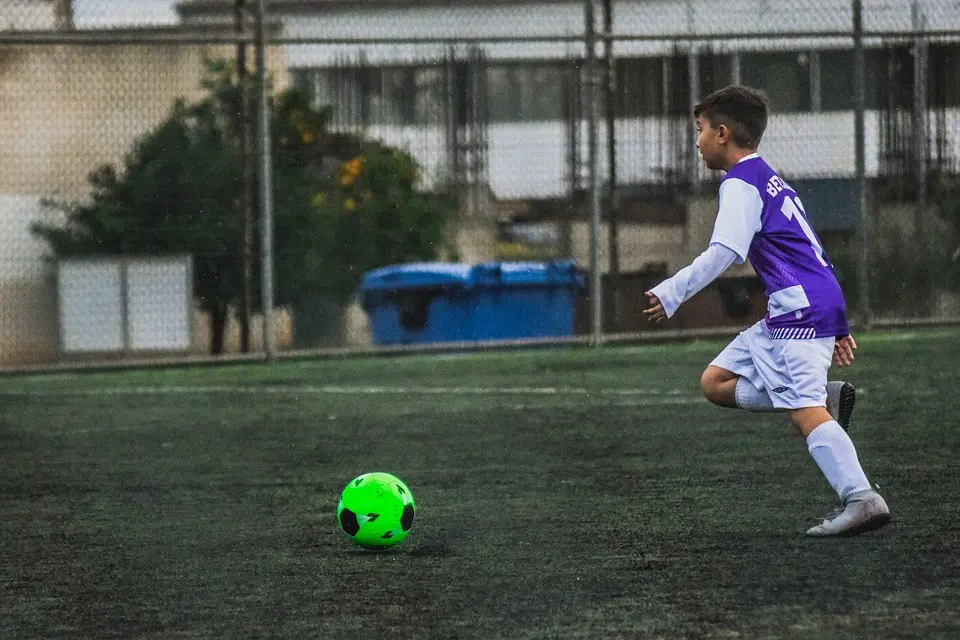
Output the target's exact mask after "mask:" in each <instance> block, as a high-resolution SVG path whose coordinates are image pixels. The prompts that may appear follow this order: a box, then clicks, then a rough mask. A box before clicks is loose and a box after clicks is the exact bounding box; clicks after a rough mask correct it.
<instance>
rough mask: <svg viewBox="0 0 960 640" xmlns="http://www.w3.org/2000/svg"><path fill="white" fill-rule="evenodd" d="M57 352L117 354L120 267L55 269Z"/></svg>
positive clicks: (78, 265) (65, 264)
mask: <svg viewBox="0 0 960 640" xmlns="http://www.w3.org/2000/svg"><path fill="white" fill-rule="evenodd" d="M58 267H59V268H58V279H57V282H58V285H57V286H58V293H59V309H60V348H61V350H62V351H63V352H65V353H78V352H89V351H120V350H121V349H122V348H123V299H122V291H121V286H122V283H121V268H120V263H119V262H115V261H106V260H104V261H98V262H96V263H94V262H71V261H65V262H61V263H60V264H59V265H58Z"/></svg>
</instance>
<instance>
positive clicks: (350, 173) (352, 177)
mask: <svg viewBox="0 0 960 640" xmlns="http://www.w3.org/2000/svg"><path fill="white" fill-rule="evenodd" d="M361 173H363V156H357V157H356V158H354V159H353V160H349V161H347V162H344V163H343V167H341V169H340V184H342V185H343V186H345V187H350V186H353V184H354V183H355V182H356V181H357V178H359V177H360V174H361Z"/></svg>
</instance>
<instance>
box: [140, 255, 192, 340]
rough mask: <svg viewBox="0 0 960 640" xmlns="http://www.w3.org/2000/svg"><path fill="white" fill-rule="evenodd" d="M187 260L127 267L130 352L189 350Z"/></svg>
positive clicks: (145, 262) (146, 261) (159, 261)
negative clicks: (131, 350)
mask: <svg viewBox="0 0 960 640" xmlns="http://www.w3.org/2000/svg"><path fill="white" fill-rule="evenodd" d="M192 297H193V296H192V292H191V291H190V262H189V260H162V259H156V260H149V261H148V260H144V261H132V262H130V263H129V264H128V266H127V311H128V314H129V315H128V320H127V322H128V326H129V339H130V348H131V349H133V350H136V351H142V350H185V349H189V348H190V322H189V317H190V307H191V298H192Z"/></svg>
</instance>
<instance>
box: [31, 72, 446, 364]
mask: <svg viewBox="0 0 960 640" xmlns="http://www.w3.org/2000/svg"><path fill="white" fill-rule="evenodd" d="M202 87H203V88H204V89H205V91H206V96H205V97H204V98H203V99H202V100H200V101H199V102H197V103H194V104H186V103H185V102H183V101H178V102H177V103H176V104H175V105H174V107H173V109H172V112H171V114H170V116H169V118H168V119H167V120H166V121H165V122H163V123H162V124H161V125H159V126H158V127H157V128H156V129H155V130H153V131H151V132H150V133H148V134H147V135H145V136H143V137H142V138H141V139H140V140H138V141H137V143H136V144H135V145H134V147H133V149H132V150H131V151H130V152H129V153H128V154H127V156H126V157H125V159H124V162H123V170H122V171H118V170H117V169H116V168H115V167H114V166H112V165H106V166H103V167H100V168H98V169H96V170H95V171H93V172H92V173H91V175H90V177H89V184H90V187H91V191H90V196H89V198H88V199H87V200H86V201H83V202H68V203H64V202H50V203H48V205H49V206H52V207H55V208H58V209H60V210H62V211H64V212H65V213H66V214H67V221H66V224H65V225H63V226H57V225H43V224H40V225H36V226H35V227H34V229H33V230H34V233H36V234H37V235H38V236H40V237H42V238H43V239H45V240H46V241H47V242H48V244H49V245H50V247H51V249H52V251H53V253H54V255H55V256H56V257H57V258H61V257H70V256H88V255H144V254H146V255H164V254H173V253H187V254H190V255H192V256H193V260H194V287H195V290H194V295H195V296H196V299H197V302H198V304H199V306H200V308H201V309H202V310H204V311H206V312H208V313H209V314H210V319H211V334H212V337H213V341H212V342H213V345H212V350H213V352H214V353H220V352H222V350H223V343H224V330H225V325H226V321H227V318H228V314H229V310H230V309H231V307H232V306H233V305H236V303H237V302H238V300H239V299H240V297H241V295H242V263H241V259H240V247H241V239H242V238H241V236H242V231H243V230H242V214H241V212H240V211H239V210H238V203H239V202H240V196H241V193H242V191H241V190H242V188H243V184H242V171H241V169H240V166H241V164H240V163H241V153H242V150H241V149H240V148H239V144H238V138H237V135H236V132H237V131H238V130H239V127H240V123H239V122H238V119H237V115H236V114H237V113H238V111H239V109H238V108H237V107H238V105H239V104H240V102H239V101H240V100H243V99H250V96H247V97H246V98H245V97H244V96H243V94H242V92H241V89H240V88H239V87H238V85H237V82H236V78H235V76H234V74H233V69H232V65H231V64H229V63H227V62H223V61H218V62H209V63H208V66H207V72H206V74H205V77H204V80H203V83H202ZM251 103H252V101H251ZM325 122H326V117H325V113H324V112H323V111H322V110H317V109H314V108H313V107H311V106H310V103H309V101H308V100H307V98H306V96H304V95H303V94H302V93H300V92H298V91H295V90H291V91H287V92H284V93H282V94H280V95H278V96H276V97H274V98H273V99H272V103H271V136H272V140H273V148H274V158H273V175H274V185H273V186H274V194H275V195H274V205H275V206H274V223H275V224H274V237H275V247H276V250H275V273H276V276H277V278H276V280H277V286H276V303H277V304H278V305H281V306H282V305H296V304H297V302H298V301H299V300H300V299H301V298H302V297H303V296H305V295H310V294H324V295H329V296H331V297H333V298H335V299H337V300H339V301H341V302H342V301H346V300H347V299H348V298H349V296H350V294H351V293H352V292H353V290H354V288H355V287H356V284H357V279H358V277H359V275H360V274H362V272H363V271H364V270H366V269H369V268H373V267H377V266H382V265H385V264H389V263H390V262H391V261H394V260H396V261H400V260H423V259H432V258H433V257H435V256H436V254H437V250H438V248H439V246H440V242H441V239H442V237H443V235H444V231H443V229H444V227H445V225H446V222H447V220H448V218H449V214H450V212H451V211H452V207H451V206H450V204H449V203H448V202H447V201H445V200H442V199H440V198H437V197H435V196H431V195H428V194H423V193H420V192H418V191H417V190H416V189H415V188H414V184H415V182H416V172H417V167H416V164H415V163H414V161H413V160H412V159H411V158H410V157H409V156H408V155H406V154H404V153H401V152H399V151H396V150H392V149H387V148H384V147H382V146H381V145H379V144H377V143H373V142H365V141H363V140H359V139H357V138H355V137H352V136H346V135H335V134H331V133H329V132H328V131H327V130H326V128H325ZM355 157H361V158H364V159H365V160H364V162H365V165H364V168H365V170H364V172H363V176H362V178H361V179H359V180H358V181H357V184H356V185H355V186H356V187H357V188H360V186H361V185H362V187H363V190H362V191H361V192H358V194H357V197H359V198H361V199H362V206H358V207H356V208H353V207H352V206H351V203H350V200H349V198H348V194H347V186H346V185H344V184H342V175H343V174H342V167H343V163H344V162H345V161H347V160H349V159H350V158H355ZM358 212H359V213H361V216H362V222H360V223H359V226H357V224H358V221H357V219H356V218H357V216H355V215H354V214H355V213H358ZM257 254H259V251H257ZM255 269H257V270H259V265H255ZM256 284H259V278H257V279H256ZM256 295H257V296H259V291H257V292H256Z"/></svg>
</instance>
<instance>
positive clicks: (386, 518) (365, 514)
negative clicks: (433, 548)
mask: <svg viewBox="0 0 960 640" xmlns="http://www.w3.org/2000/svg"><path fill="white" fill-rule="evenodd" d="M416 509H417V506H416V504H415V503H414V502H413V494H412V493H410V489H409V488H408V487H407V485H405V484H404V483H403V481H401V480H400V478H397V477H396V476H392V475H390V474H389V473H365V474H363V475H362V476H359V477H357V478H354V479H353V480H351V481H350V483H349V484H348V485H347V486H346V487H344V489H343V493H341V494H340V504H338V505H337V522H338V523H339V524H340V529H341V530H342V531H343V532H344V533H345V534H347V536H348V537H349V538H350V539H351V540H353V541H354V542H355V543H357V544H358V545H359V546H361V547H363V548H364V549H373V550H378V549H388V548H390V547H395V546H397V545H398V544H400V543H401V542H403V541H404V540H405V539H406V538H407V534H409V533H410V529H411V528H413V517H414V515H415V514H416Z"/></svg>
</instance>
